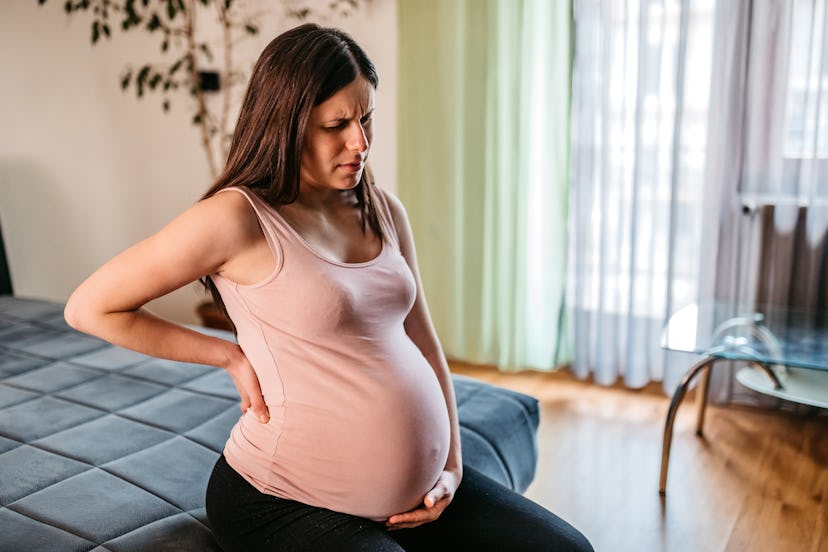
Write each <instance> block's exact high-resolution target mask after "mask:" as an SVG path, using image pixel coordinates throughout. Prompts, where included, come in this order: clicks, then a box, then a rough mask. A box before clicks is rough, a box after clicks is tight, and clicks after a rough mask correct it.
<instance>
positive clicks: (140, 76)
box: [37, 0, 360, 178]
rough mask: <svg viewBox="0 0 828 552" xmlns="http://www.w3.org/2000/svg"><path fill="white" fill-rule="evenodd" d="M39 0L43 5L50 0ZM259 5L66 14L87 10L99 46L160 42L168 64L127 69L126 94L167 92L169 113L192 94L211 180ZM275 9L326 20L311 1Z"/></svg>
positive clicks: (79, 1) (118, 6)
mask: <svg viewBox="0 0 828 552" xmlns="http://www.w3.org/2000/svg"><path fill="white" fill-rule="evenodd" d="M37 2H38V4H39V5H41V6H42V5H44V4H46V3H47V2H48V0H37ZM316 3H318V2H316ZM256 4H257V3H256V2H253V1H251V0H65V1H64V2H63V10H64V11H65V12H66V13H67V15H69V16H74V15H75V14H80V13H82V14H85V15H86V16H88V17H89V18H90V19H91V21H90V27H89V30H90V40H91V43H92V45H96V44H99V43H100V42H101V41H104V40H110V39H111V38H112V36H113V34H115V33H118V32H121V33H141V32H143V33H145V34H147V35H148V38H149V39H151V40H155V41H158V46H159V49H160V51H161V53H162V54H163V56H164V57H165V58H169V61H168V62H166V63H154V62H144V63H139V64H137V65H135V66H133V65H128V66H126V67H125V68H124V70H123V71H122V73H121V76H120V86H121V89H123V90H124V91H127V90H132V91H133V92H134V93H135V97H136V98H138V99H140V98H142V97H143V96H144V94H147V93H151V94H158V95H160V96H161V107H162V109H163V110H164V111H168V110H169V109H170V108H171V106H172V103H173V100H174V97H175V96H176V95H177V92H178V91H179V90H183V91H186V93H187V94H186V98H187V99H188V101H185V102H184V103H185V104H187V106H188V108H189V109H190V111H191V112H192V119H191V120H192V123H193V124H194V125H195V126H196V127H197V128H198V130H199V137H200V142H201V146H202V148H203V150H204V154H205V156H206V158H207V164H208V166H209V169H210V175H211V176H212V177H213V178H217V177H218V173H219V171H220V170H221V167H222V165H223V163H224V160H225V159H226V158H227V152H228V148H229V146H230V141H231V138H232V135H233V129H232V126H231V125H232V123H231V111H232V109H233V107H234V105H233V98H234V91H235V89H236V88H237V87H239V86H244V85H245V83H246V82H247V73H248V70H247V68H246V67H244V66H243V64H242V62H240V60H239V59H237V57H236V56H235V55H234V53H235V51H236V47H237V46H238V44H239V41H240V40H243V39H245V38H250V37H252V36H255V35H257V34H258V32H259V26H258V23H257V20H258V19H259V18H260V17H261V15H262V14H263V12H264V8H263V7H262V6H260V5H259V6H257V5H256ZM273 4H276V5H278V6H279V7H280V8H282V9H283V11H284V15H285V17H286V18H288V19H293V20H295V21H297V22H299V21H304V20H308V19H310V18H313V17H318V16H320V15H321V16H322V17H324V15H323V14H317V13H316V12H315V10H314V7H313V4H315V2H312V1H311V0H307V1H302V0H276V1H274V2H270V4H269V5H270V6H272V5H273ZM359 4H360V0H330V1H328V2H327V3H326V4H325V7H326V9H327V10H329V14H335V15H339V16H347V15H348V14H350V13H351V11H353V10H355V9H357V8H358V7H359ZM206 18H211V19H212V21H211V22H209V23H212V30H213V33H215V31H214V29H216V28H217V29H218V32H219V34H220V37H218V41H217V42H218V47H216V45H215V43H216V42H215V39H216V37H215V36H209V35H210V30H211V27H210V26H209V25H208V26H207V27H206V28H207V29H208V30H207V31H206V32H205V31H204V28H205V27H204V26H203V25H202V23H203V22H204V21H205V19H206ZM216 24H217V25H216ZM209 94H218V95H220V101H218V102H211V101H208V99H207V96H208V95H209ZM179 99H180V98H179Z"/></svg>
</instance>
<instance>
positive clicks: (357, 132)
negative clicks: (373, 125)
mask: <svg viewBox="0 0 828 552" xmlns="http://www.w3.org/2000/svg"><path fill="white" fill-rule="evenodd" d="M348 149H350V150H351V151H358V152H360V153H361V152H363V151H365V150H367V149H368V134H367V133H366V132H365V128H363V126H362V124H360V123H355V124H354V125H352V128H351V131H350V132H349V134H348Z"/></svg>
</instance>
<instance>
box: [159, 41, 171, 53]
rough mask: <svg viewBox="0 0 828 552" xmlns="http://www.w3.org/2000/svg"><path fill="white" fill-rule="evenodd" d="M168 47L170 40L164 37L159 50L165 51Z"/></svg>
mask: <svg viewBox="0 0 828 552" xmlns="http://www.w3.org/2000/svg"><path fill="white" fill-rule="evenodd" d="M169 48H170V41H169V39H167V38H165V39H164V40H163V41H162V42H161V51H162V52H166V51H167V50H168V49H169Z"/></svg>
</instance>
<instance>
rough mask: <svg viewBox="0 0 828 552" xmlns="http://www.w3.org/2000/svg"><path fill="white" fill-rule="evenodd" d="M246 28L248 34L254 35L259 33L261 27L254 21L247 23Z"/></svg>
mask: <svg viewBox="0 0 828 552" xmlns="http://www.w3.org/2000/svg"><path fill="white" fill-rule="evenodd" d="M244 30H245V31H247V33H248V34H252V35H254V34H258V33H259V28H258V27H257V26H256V25H254V24H253V23H245V25H244Z"/></svg>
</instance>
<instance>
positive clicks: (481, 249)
mask: <svg viewBox="0 0 828 552" xmlns="http://www.w3.org/2000/svg"><path fill="white" fill-rule="evenodd" d="M399 25H400V64H399V67H400V81H399V87H400V96H399V128H400V131H399V148H400V151H399V181H398V192H399V195H400V198H401V199H402V201H403V203H404V204H405V205H406V208H407V210H408V213H409V217H410V219H411V223H412V227H413V229H414V234H415V239H416V242H417V253H418V257H419V264H420V270H421V273H422V278H423V286H424V287H425V290H426V295H427V297H428V302H429V308H430V309H431V314H432V318H433V320H434V324H435V326H436V328H437V332H438V334H439V335H440V339H441V341H442V344H443V347H444V349H445V351H446V354H447V355H448V356H449V357H450V358H456V359H463V360H467V361H471V362H478V363H486V364H495V365H498V366H500V367H501V368H504V369H520V368H535V369H549V368H553V367H555V366H557V365H559V364H561V363H563V362H568V361H569V357H570V349H569V339H568V336H567V332H566V328H565V326H566V320H565V314H564V313H565V304H564V298H565V283H566V273H567V272H566V258H567V254H566V229H567V210H568V195H567V189H568V175H569V101H570V84H571V82H570V75H571V50H572V49H571V44H570V40H571V28H572V11H571V3H570V2H569V0H400V1H399Z"/></svg>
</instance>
